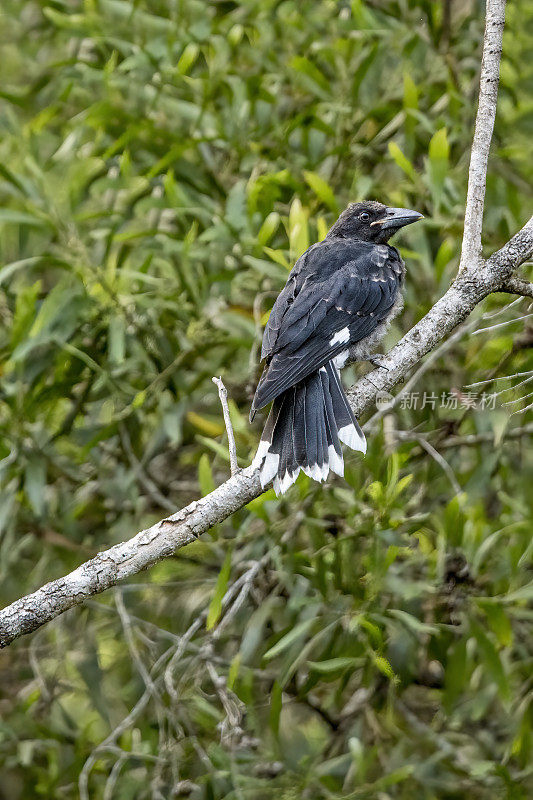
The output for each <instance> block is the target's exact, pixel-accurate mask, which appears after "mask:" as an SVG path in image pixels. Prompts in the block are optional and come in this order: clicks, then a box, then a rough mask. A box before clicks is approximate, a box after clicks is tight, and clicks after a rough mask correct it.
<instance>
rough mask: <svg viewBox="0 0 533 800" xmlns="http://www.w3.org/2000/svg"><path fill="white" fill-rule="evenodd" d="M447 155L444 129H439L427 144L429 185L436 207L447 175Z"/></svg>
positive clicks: (448, 150)
mask: <svg viewBox="0 0 533 800" xmlns="http://www.w3.org/2000/svg"><path fill="white" fill-rule="evenodd" d="M449 153H450V145H449V144H448V137H447V135H446V128H441V129H440V130H439V131H437V132H436V133H435V134H434V135H433V136H432V138H431V141H430V143H429V183H430V186H431V191H432V193H433V197H434V201H435V203H436V204H437V205H438V204H439V203H440V200H441V198H442V190H443V187H444V180H445V178H446V175H447V174H448V158H449Z"/></svg>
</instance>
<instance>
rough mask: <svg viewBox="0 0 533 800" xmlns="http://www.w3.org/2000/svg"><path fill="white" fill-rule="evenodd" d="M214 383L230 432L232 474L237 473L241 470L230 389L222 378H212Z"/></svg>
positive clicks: (228, 431)
mask: <svg viewBox="0 0 533 800" xmlns="http://www.w3.org/2000/svg"><path fill="white" fill-rule="evenodd" d="M211 380H212V381H213V383H214V384H215V385H216V386H217V388H218V396H219V397H220V404H221V406H222V413H223V415H224V424H225V426H226V432H227V434H228V450H229V465H230V470H231V474H232V475H236V474H237V472H238V471H239V465H238V464H237V447H236V446H235V434H234V433H233V425H232V424H231V418H230V415H229V406H228V391H227V389H226V387H225V386H224V384H223V383H222V378H211Z"/></svg>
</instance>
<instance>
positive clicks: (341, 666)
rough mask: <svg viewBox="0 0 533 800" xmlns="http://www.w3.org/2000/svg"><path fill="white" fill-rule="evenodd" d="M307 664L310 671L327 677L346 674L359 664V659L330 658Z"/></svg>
mask: <svg viewBox="0 0 533 800" xmlns="http://www.w3.org/2000/svg"><path fill="white" fill-rule="evenodd" d="M307 663H308V665H309V667H310V669H312V670H314V671H315V672H319V673H321V674H324V675H327V674H328V673H331V672H344V670H346V669H348V668H349V667H353V666H355V665H356V664H357V663H358V659H356V658H351V657H349V656H339V657H338V658H329V659H327V660H326V661H308V662H307Z"/></svg>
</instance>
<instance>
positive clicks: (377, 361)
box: [367, 356, 389, 372]
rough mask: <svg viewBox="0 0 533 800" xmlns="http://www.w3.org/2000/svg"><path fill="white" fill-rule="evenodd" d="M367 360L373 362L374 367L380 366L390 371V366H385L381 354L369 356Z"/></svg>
mask: <svg viewBox="0 0 533 800" xmlns="http://www.w3.org/2000/svg"><path fill="white" fill-rule="evenodd" d="M367 361H368V362H369V363H370V364H372V366H373V367H380V368H381V369H385V370H387V372H388V371H389V368H388V367H386V366H385V364H384V363H383V361H382V359H381V358H380V356H369V357H368V358H367Z"/></svg>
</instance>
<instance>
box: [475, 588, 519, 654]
mask: <svg viewBox="0 0 533 800" xmlns="http://www.w3.org/2000/svg"><path fill="white" fill-rule="evenodd" d="M477 604H478V606H479V607H480V608H481V609H482V611H483V612H484V613H485V614H486V617H487V620H488V623H489V625H490V627H491V628H492V630H493V631H494V633H495V634H496V638H497V639H498V643H499V644H500V645H501V646H502V647H509V646H510V645H511V644H512V643H513V629H512V627H511V621H510V619H509V617H508V615H507V614H506V612H505V611H504V609H503V608H502V606H501V605H500V604H499V603H498V602H497V601H494V602H493V601H491V600H486V599H483V598H478V599H477Z"/></svg>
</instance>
